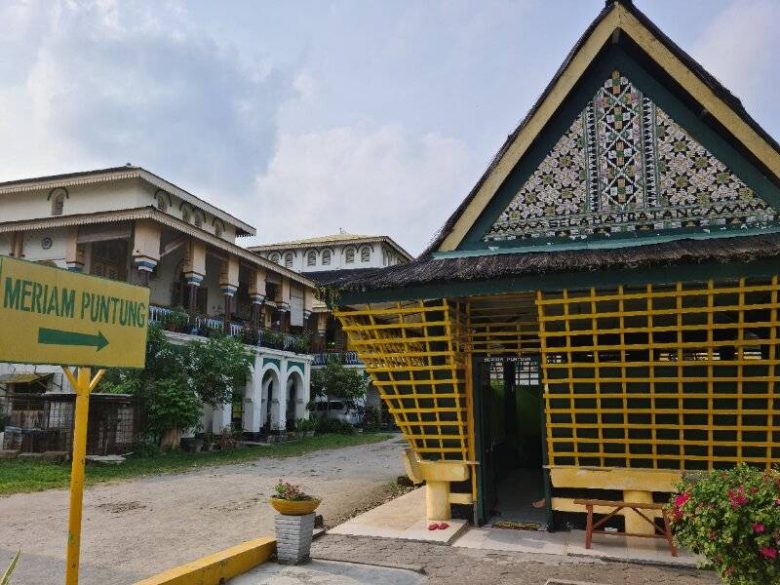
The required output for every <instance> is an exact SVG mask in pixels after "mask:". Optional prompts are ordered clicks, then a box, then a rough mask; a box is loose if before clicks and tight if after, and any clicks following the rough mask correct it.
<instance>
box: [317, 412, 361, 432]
mask: <svg viewBox="0 0 780 585" xmlns="http://www.w3.org/2000/svg"><path fill="white" fill-rule="evenodd" d="M316 430H317V432H318V433H320V434H321V435H324V434H327V433H333V434H338V435H352V434H354V433H355V427H353V426H352V425H351V424H349V423H348V422H344V421H340V420H338V419H335V418H328V417H326V416H323V417H320V418H319V419H317V429H316Z"/></svg>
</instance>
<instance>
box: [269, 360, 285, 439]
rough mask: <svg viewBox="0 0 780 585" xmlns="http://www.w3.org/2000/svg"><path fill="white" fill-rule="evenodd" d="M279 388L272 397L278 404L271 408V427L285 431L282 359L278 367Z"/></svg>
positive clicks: (283, 361) (283, 363)
mask: <svg viewBox="0 0 780 585" xmlns="http://www.w3.org/2000/svg"><path fill="white" fill-rule="evenodd" d="M279 369H280V375H279V388H278V391H276V389H274V390H275V392H274V395H275V397H278V402H277V403H276V404H274V405H272V406H271V426H272V427H274V426H276V427H277V428H278V429H280V430H285V428H286V425H287V360H286V359H283V360H282V362H281V365H280V367H279Z"/></svg>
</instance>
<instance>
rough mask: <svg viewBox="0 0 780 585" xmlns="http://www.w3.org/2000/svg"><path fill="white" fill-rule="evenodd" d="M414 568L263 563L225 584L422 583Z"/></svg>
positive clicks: (324, 562) (392, 584)
mask: <svg viewBox="0 0 780 585" xmlns="http://www.w3.org/2000/svg"><path fill="white" fill-rule="evenodd" d="M427 582H428V580H427V579H426V577H425V575H421V574H420V573H415V572H414V571H404V570H401V569H388V568H384V567H371V566H368V565H356V564H352V563H338V562H333V561H311V562H310V563H306V564H305V565H300V566H297V567H285V566H282V565H277V564H276V563H265V564H263V565H260V566H259V567H256V568H255V569H253V570H251V571H249V572H248V573H245V574H243V575H241V576H240V577H236V578H234V579H231V580H230V581H228V585H426V584H427Z"/></svg>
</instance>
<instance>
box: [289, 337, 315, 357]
mask: <svg viewBox="0 0 780 585" xmlns="http://www.w3.org/2000/svg"><path fill="white" fill-rule="evenodd" d="M310 346H311V339H310V338H309V336H308V335H297V336H295V338H294V339H293V340H292V342H291V343H290V346H289V348H288V349H289V350H290V351H292V352H295V353H309V347H310Z"/></svg>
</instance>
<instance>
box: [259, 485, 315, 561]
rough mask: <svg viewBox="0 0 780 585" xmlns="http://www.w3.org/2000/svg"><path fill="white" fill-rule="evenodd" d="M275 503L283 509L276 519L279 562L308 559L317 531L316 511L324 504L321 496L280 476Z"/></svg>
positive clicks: (273, 500) (274, 506)
mask: <svg viewBox="0 0 780 585" xmlns="http://www.w3.org/2000/svg"><path fill="white" fill-rule="evenodd" d="M271 505H272V506H273V508H274V509H275V510H276V511H277V512H279V515H277V516H276V520H275V523H276V559H277V561H278V562H279V563H281V564H292V565H297V564H299V563H302V562H305V561H307V560H308V559H309V552H310V551H311V539H312V534H313V532H314V510H316V509H317V506H319V505H320V500H319V498H315V497H314V496H310V495H309V494H307V493H305V492H304V491H303V490H302V489H301V488H300V486H297V485H293V484H291V483H289V482H286V481H284V480H281V479H280V480H279V483H277V484H276V486H275V487H274V495H273V496H271Z"/></svg>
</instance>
